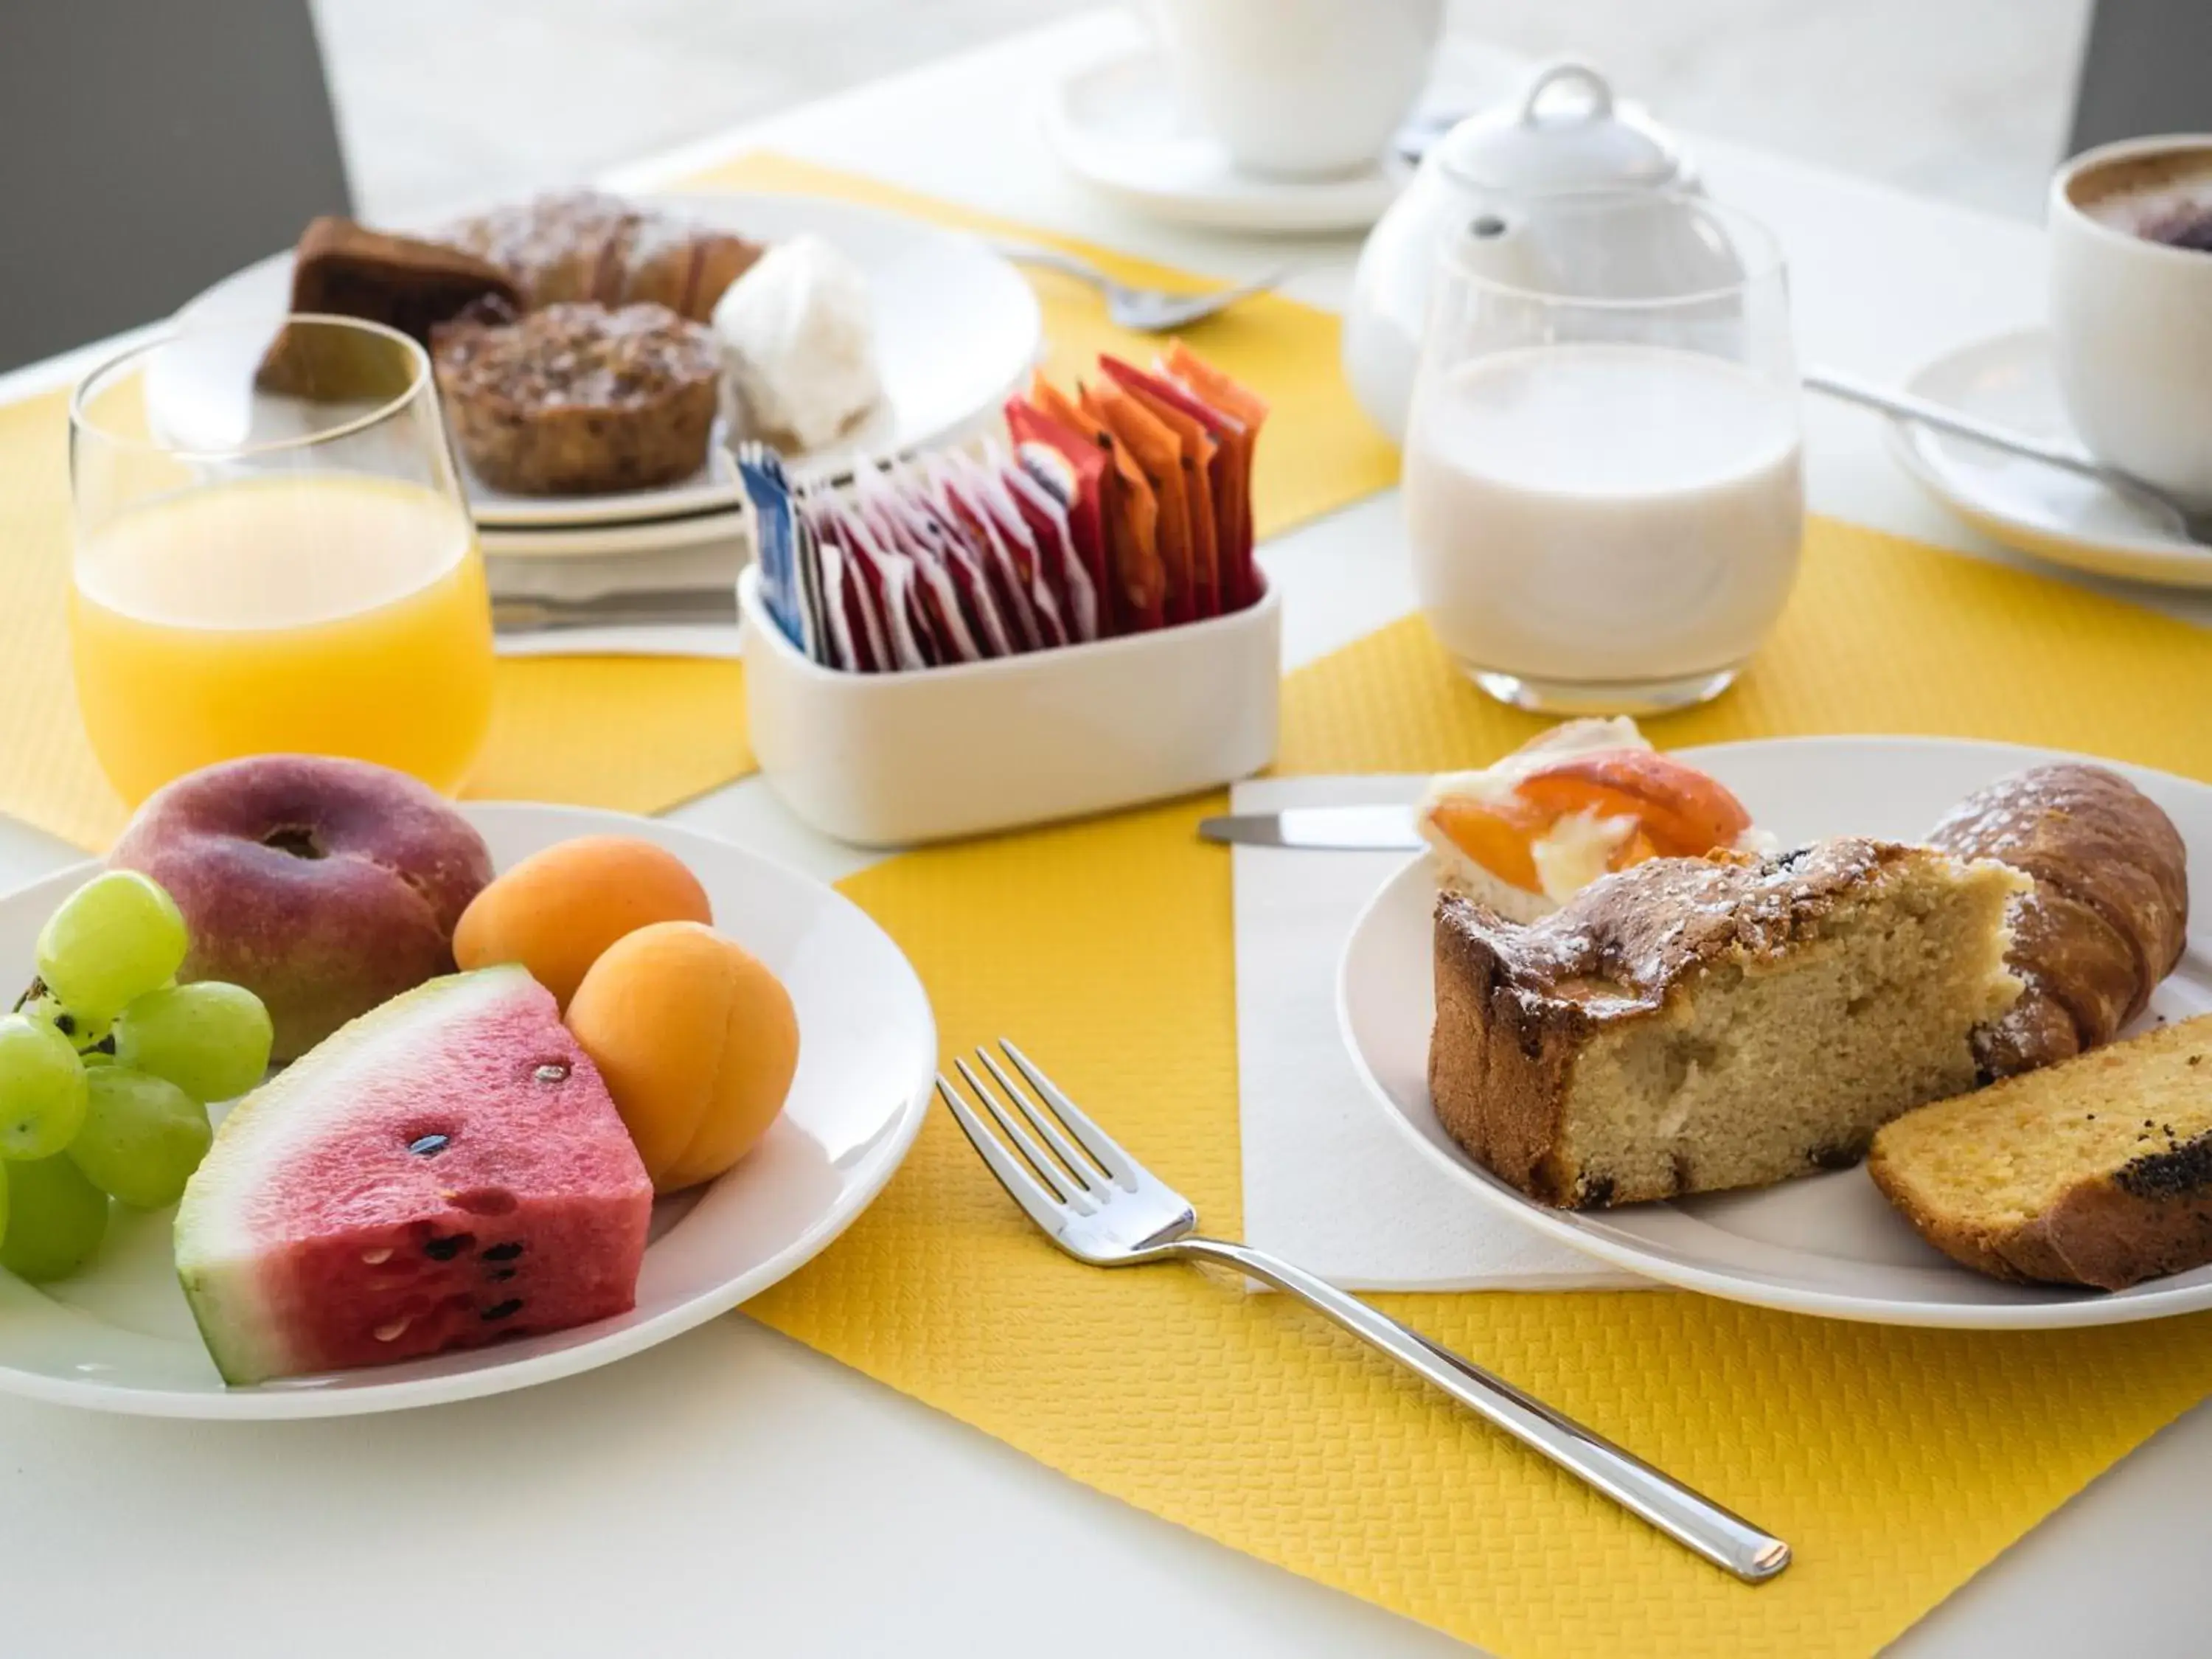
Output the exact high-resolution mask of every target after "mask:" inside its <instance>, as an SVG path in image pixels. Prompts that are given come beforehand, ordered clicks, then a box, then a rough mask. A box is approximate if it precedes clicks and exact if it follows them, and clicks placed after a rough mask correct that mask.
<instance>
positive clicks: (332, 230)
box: [292, 215, 520, 345]
mask: <svg viewBox="0 0 2212 1659" xmlns="http://www.w3.org/2000/svg"><path fill="white" fill-rule="evenodd" d="M486 298H495V299H499V300H502V301H506V302H507V303H508V304H510V305H512V304H513V303H514V302H515V301H517V300H518V299H520V295H519V293H518V292H517V290H516V289H515V286H514V283H513V282H512V281H511V280H509V278H508V276H507V273H506V272H505V271H503V270H501V269H500V268H499V267H498V266H497V265H495V264H491V263H490V262H489V261H488V260H484V259H479V258H477V257H476V256H475V255H474V254H472V253H469V252H465V251H463V250H462V249H459V248H455V247H448V246H446V245H444V244H443V243H440V242H423V241H417V240H415V239H414V238H412V237H409V236H393V235H389V234H386V233H385V232H383V231H380V230H371V229H369V228H368V227H367V226H366V225H359V224H356V223H355V222H353V221H352V220H350V219H342V218H338V217H336V216H329V215H325V216H324V217H322V218H319V219H316V220H313V221H312V222H310V223H309V224H308V226H307V230H306V232H305V233H304V234H301V238H300V241H299V246H297V247H295V249H294V250H293V251H292V309H293V310H294V311H295V312H299V311H308V312H329V313H336V314H337V315H339V316H342V317H365V318H367V319H368V320H369V321H371V322H375V323H386V324H389V325H391V326H392V327H393V328H396V329H398V331H400V332H401V333H402V334H404V335H407V336H409V337H410V338H412V339H415V340H418V341H420V342H421V343H423V344H424V345H428V343H430V330H431V328H432V327H433V326H434V325H436V324H439V323H442V322H445V321H447V320H448V319H451V318H453V317H455V316H458V315H459V313H461V311H462V310H464V309H465V307H468V306H469V305H471V304H472V303H473V302H475V301H478V300H482V299H486Z"/></svg>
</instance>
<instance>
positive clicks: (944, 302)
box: [173, 192, 1044, 530]
mask: <svg viewBox="0 0 2212 1659" xmlns="http://www.w3.org/2000/svg"><path fill="white" fill-rule="evenodd" d="M637 199H638V200H640V201H641V202H645V203H648V204H652V205H653V206H656V207H662V208H665V209H667V210H670V211H671V212H674V213H678V214H680V215H682V216H684V217H686V218H688V219H691V220H693V221H695V222H698V223H701V224H704V225H708V226H711V227H713V228H715V229H718V230H727V231H731V232H733V233H735V234H738V235H741V236H746V237H750V238H751V239H752V240H756V241H763V242H774V241H781V240H786V239H787V238H789V237H792V236H795V235H798V234H800V233H801V232H808V233H811V234H814V235H817V236H819V237H821V238H822V239H823V240H825V241H828V242H830V243H833V244H835V245H836V247H837V248H838V249H839V250H840V251H841V252H843V253H845V254H846V255H847V256H848V257H849V258H851V259H852V260H853V261H854V263H855V264H858V265H859V266H860V269H861V270H863V271H865V272H866V275H867V278H868V292H869V297H870V299H871V301H872V302H873V305H874V308H875V320H876V350H877V358H878V362H877V367H878V370H879V371H880V373H881V375H882V379H883V386H884V399H883V403H882V404H880V405H879V406H878V408H877V409H876V410H874V412H873V413H872V414H870V415H869V416H867V417H866V419H865V420H863V421H862V422H860V425H859V426H857V427H856V428H854V429H853V430H851V431H849V432H847V433H845V434H844V435H842V436H840V437H839V438H837V439H836V440H835V441H833V442H832V443H830V444H829V445H828V446H827V447H824V448H822V449H818V450H812V451H809V452H808V453H805V454H803V455H799V456H795V457H793V458H792V459H791V460H790V465H791V468H792V471H793V473H794V474H796V475H797V476H798V477H800V478H802V479H805V478H811V477H827V476H831V475H834V474H836V473H837V472H841V471H844V470H846V469H847V468H848V467H849V466H850V465H852V463H853V462H854V459H858V458H864V457H872V456H877V455H892V454H906V453H911V452H913V451H915V450H919V449H927V448H932V447H936V446H938V445H939V444H945V443H950V442H951V441H954V440H956V439H958V438H963V437H966V436H968V435H970V434H972V433H975V432H977V431H980V430H981V429H982V428H985V427H987V426H988V425H989V424H990V423H991V422H993V421H994V420H995V419H996V418H997V416H998V413H999V406H1000V404H1002V403H1003V402H1005V400H1006V398H1007V396H1008V395H1009V394H1011V393H1012V392H1014V391H1016V390H1017V389H1018V387H1020V386H1022V385H1023V384H1024V383H1025V382H1026V381H1027V380H1028V379H1029V376H1030V371H1031V370H1032V369H1033V368H1035V367H1036V361H1037V357H1038V355H1039V353H1040V351H1041V350H1042V342H1043V338H1044V325H1043V321H1042V317H1041V315H1040V313H1039V312H1038V310H1037V303H1036V294H1035V293H1034V292H1033V291H1032V290H1031V289H1030V285H1029V283H1028V282H1027V281H1025V280H1024V278H1023V276H1022V275H1021V273H1020V272H1018V271H1017V270H1015V269H1014V268H1013V267H1012V265H1011V264H1007V262H1006V260H1005V259H1004V258H1001V257H1000V255H999V254H997V253H995V252H993V251H992V250H991V249H990V248H989V247H988V246H986V245H985V244H984V243H983V242H982V241H981V240H978V239H977V238H975V237H974V236H970V235H969V234H966V233H964V232H961V231H955V230H947V229H945V228H942V227H940V226H937V225H932V224H927V223H924V222H921V220H917V219H909V218H907V217H904V216H902V215H899V214H895V213H886V212H883V211H881V210H878V209H874V208H866V207H860V206H857V205H855V204H853V203H850V202H841V201H836V200H833V199H831V198H829V197H814V196H792V195H783V194H778V193H775V192H763V193H756V194H738V193H733V192H720V193H714V194H708V193H705V192H701V193H696V194H667V195H654V194H641V195H640V196H639V197H638V198H637ZM291 280H292V256H291V254H290V253H289V252H286V253H280V254H276V255H274V256H273V257H271V258H267V259H264V260H261V261H260V262H258V264H251V265H248V266H247V267H246V269H245V270H240V271H235V272H234V273H233V274H232V275H230V276H226V277H224V278H223V279H222V281H221V282H219V283H216V285H215V286H214V287H212V288H210V289H208V290H207V291H206V292H204V294H201V295H199V296H198V297H197V298H196V299H193V300H191V301H188V302H187V303H186V304H185V307H183V309H182V310H181V311H180V312H179V313H178V315H179V320H180V321H184V322H192V321H199V320H206V319H229V318H234V317H240V316H245V317H266V318H269V319H271V321H272V322H273V321H274V319H276V318H278V317H281V316H283V314H284V312H285V310H286V308H287V307H288V304H289V299H290V295H291ZM253 355H254V356H257V357H258V347H257V348H256V349H255V351H254V354H253ZM216 367H217V368H226V367H227V366H223V365H217V366H216ZM202 379H203V380H207V381H209V382H210V383H209V384H191V385H185V386H179V387H177V388H176V390H175V392H174V393H173V396H174V398H176V400H177V401H178V403H179V405H180V407H181V409H182V410H183V411H184V412H185V413H188V414H194V415H197V416H198V417H199V418H203V419H208V420H212V421H214V422H216V424H217V426H218V428H220V426H221V424H222V422H225V421H232V422H234V421H235V419H236V416H235V415H234V412H233V410H232V409H231V405H232V404H234V403H235V401H236V400H237V399H238V398H240V397H242V396H243V395H244V388H245V386H246V385H247V384H248V383H249V380H250V377H248V378H247V379H241V378H240V376H239V374H236V373H234V372H228V373H224V374H221V375H220V376H217V375H214V374H210V375H208V376H203V377H202ZM719 436H720V428H719V425H718V427H717V437H718V441H717V442H716V443H715V444H714V446H713V447H712V448H711V449H710V450H709V451H708V465H707V466H705V467H704V468H702V470H701V471H699V472H698V473H697V474H696V476H694V477H690V478H686V479H684V480H683V481H682V482H680V483H672V484H668V485H665V486H664V487H662V488H659V489H637V490H623V491H620V492H617V493H613V494H609V495H559V496H555V495H511V494H508V493H507V492H505V491H503V490H499V489H494V488H492V487H491V486H490V485H489V484H486V483H483V481H482V480H480V479H477V478H476V477H472V476H471V477H465V480H464V482H465V483H466V484H467V487H468V494H469V507H470V509H471V512H473V513H474V514H475V515H476V520H477V524H478V526H481V527H483V528H485V529H493V528H498V529H504V530H554V529H562V528H567V527H573V526H579V525H587V524H589V525H605V524H635V523H638V522H640V521H641V520H649V519H668V518H677V517H683V516H686V515H690V514H694V513H706V512H714V511H717V510H720V511H727V510H729V509H731V508H732V507H738V505H739V504H740V503H741V501H742V500H743V496H744V491H743V489H741V488H740V486H739V484H738V478H737V469H736V468H735V466H734V465H732V464H731V463H730V461H729V460H728V459H727V457H726V454H725V453H724V450H723V446H722V445H721V443H720V441H719ZM464 471H465V469H464Z"/></svg>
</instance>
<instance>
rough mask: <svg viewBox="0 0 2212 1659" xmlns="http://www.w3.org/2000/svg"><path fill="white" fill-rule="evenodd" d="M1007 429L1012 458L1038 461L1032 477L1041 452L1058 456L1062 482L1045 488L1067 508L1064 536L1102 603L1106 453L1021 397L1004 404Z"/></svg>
mask: <svg viewBox="0 0 2212 1659" xmlns="http://www.w3.org/2000/svg"><path fill="white" fill-rule="evenodd" d="M1006 430H1007V431H1008V432H1010V433H1012V435H1013V440H1014V449H1015V453H1016V454H1017V455H1018V456H1019V457H1021V458H1022V459H1023V460H1024V465H1029V464H1030V461H1031V459H1032V458H1038V459H1037V465H1031V467H1030V470H1031V471H1032V472H1036V471H1037V470H1038V466H1039V465H1042V460H1041V457H1040V455H1039V453H1040V452H1049V453H1053V454H1055V455H1058V456H1059V457H1060V463H1061V467H1062V469H1063V470H1064V471H1065V474H1066V477H1065V482H1064V483H1062V482H1060V481H1058V480H1057V479H1055V480H1054V481H1053V482H1051V483H1049V484H1048V487H1049V488H1051V489H1052V490H1053V493H1054V495H1058V496H1059V497H1060V505H1061V506H1062V507H1066V509H1067V533H1068V536H1069V538H1070V539H1072V540H1073V542H1074V544H1075V552H1076V556H1077V557H1079V559H1081V560H1082V562H1083V568H1084V571H1085V574H1087V575H1088V576H1089V577H1090V580H1091V591H1092V592H1095V593H1097V595H1098V596H1099V598H1100V599H1101V600H1102V601H1103V600H1104V599H1105V597H1106V594H1107V592H1108V575H1107V568H1106V566H1107V546H1106V516H1105V492H1106V470H1107V468H1108V466H1109V465H1111V462H1110V461H1109V457H1108V455H1107V452H1106V451H1105V450H1104V449H1103V448H1102V447H1100V446H1099V445H1098V444H1097V443H1096V442H1094V441H1092V440H1091V438H1090V437H1089V436H1088V435H1086V434H1085V433H1084V432H1083V431H1082V430H1081V429H1080V428H1077V427H1073V426H1070V425H1068V424H1067V423H1066V422H1065V421H1062V420H1060V419H1058V418H1057V417H1055V416H1052V415H1048V414H1047V413H1046V412H1045V411H1044V410H1042V409H1039V408H1038V407H1037V406H1036V404H1032V403H1030V402H1028V401H1026V400H1025V399H1024V398H1009V399H1008V400H1007V402H1006ZM1101 626H1102V627H1105V628H1110V627H1111V626H1112V623H1111V618H1110V617H1102V621H1101Z"/></svg>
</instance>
